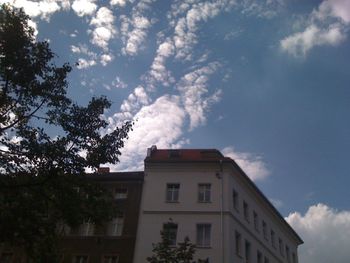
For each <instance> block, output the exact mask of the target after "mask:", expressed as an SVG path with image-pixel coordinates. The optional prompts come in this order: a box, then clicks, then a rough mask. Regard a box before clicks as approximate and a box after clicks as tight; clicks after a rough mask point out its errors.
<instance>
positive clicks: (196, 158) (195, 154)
mask: <svg viewBox="0 0 350 263" xmlns="http://www.w3.org/2000/svg"><path fill="white" fill-rule="evenodd" d="M223 159H226V157H224V156H223V155H222V153H221V152H220V151H218V150H216V149H156V148H153V149H152V148H151V149H150V151H149V152H148V155H147V157H146V159H145V162H211V161H220V160H223Z"/></svg>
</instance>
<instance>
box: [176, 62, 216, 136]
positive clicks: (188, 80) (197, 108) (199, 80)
mask: <svg viewBox="0 0 350 263" xmlns="http://www.w3.org/2000/svg"><path fill="white" fill-rule="evenodd" d="M219 66H220V64H219V63H216V62H212V63H210V64H209V65H207V66H204V67H202V68H200V69H197V70H194V71H192V72H190V73H187V74H186V75H184V76H183V77H182V78H181V80H180V81H179V83H178V84H177V89H178V91H179V92H180V96H181V100H182V103H183V105H184V107H185V110H186V112H187V114H188V115H189V118H190V130H192V129H194V128H196V127H198V126H199V125H202V124H204V123H205V122H206V112H207V111H208V110H209V109H210V106H211V105H212V104H213V103H216V102H218V101H219V100H220V97H221V93H222V91H221V90H220V89H219V90H217V91H216V92H214V93H213V94H211V95H208V93H209V90H208V87H207V86H208V81H209V76H210V75H211V74H213V73H214V72H215V71H216V70H217V69H218V67H219Z"/></svg>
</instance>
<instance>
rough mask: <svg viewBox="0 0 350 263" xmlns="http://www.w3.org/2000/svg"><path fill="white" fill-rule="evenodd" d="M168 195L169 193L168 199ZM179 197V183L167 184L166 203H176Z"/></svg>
mask: <svg viewBox="0 0 350 263" xmlns="http://www.w3.org/2000/svg"><path fill="white" fill-rule="evenodd" d="M172 186H175V187H172ZM168 193H170V197H171V198H168V197H169V195H168ZM175 193H176V194H175ZM175 197H176V198H175ZM179 197H180V183H167V184H166V190H165V201H166V202H167V203H178V202H179Z"/></svg>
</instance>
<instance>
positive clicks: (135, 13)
mask: <svg viewBox="0 0 350 263" xmlns="http://www.w3.org/2000/svg"><path fill="white" fill-rule="evenodd" d="M153 2H154V0H141V1H140V2H138V4H137V5H136V6H135V7H134V8H133V9H132V14H131V17H129V16H125V15H122V16H121V17H120V20H121V29H120V31H121V34H122V41H123V44H124V47H123V49H122V51H123V54H124V55H130V56H135V55H137V54H138V52H139V50H140V49H141V48H142V43H143V42H144V41H145V39H146V37H147V32H148V30H149V28H150V27H151V25H152V24H153V22H152V19H149V18H147V17H146V15H145V14H144V13H145V12H146V10H149V9H150V5H151V4H152V3H153Z"/></svg>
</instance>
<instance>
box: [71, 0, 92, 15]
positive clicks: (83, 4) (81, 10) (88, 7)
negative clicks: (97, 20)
mask: <svg viewBox="0 0 350 263" xmlns="http://www.w3.org/2000/svg"><path fill="white" fill-rule="evenodd" d="M94 2H95V0H75V1H73V4H72V9H73V10H74V12H75V13H76V14H77V15H78V16H86V15H93V14H94V13H95V11H96V9H97V5H96V4H95V3H94Z"/></svg>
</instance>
